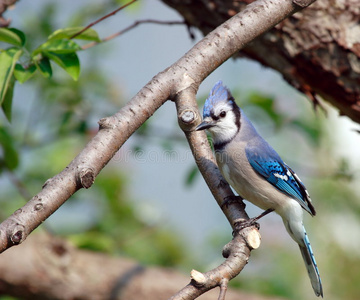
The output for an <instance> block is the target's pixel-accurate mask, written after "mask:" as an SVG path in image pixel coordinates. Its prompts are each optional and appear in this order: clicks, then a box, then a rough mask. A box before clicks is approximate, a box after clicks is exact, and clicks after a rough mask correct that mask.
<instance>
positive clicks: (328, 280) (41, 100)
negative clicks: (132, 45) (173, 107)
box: [0, 1, 360, 300]
mask: <svg viewBox="0 0 360 300" xmlns="http://www.w3.org/2000/svg"><path fill="white" fill-rule="evenodd" d="M119 2H120V3H123V2H124V1H108V2H105V3H104V2H102V3H101V4H99V5H85V6H84V7H82V8H81V9H79V10H78V11H75V12H73V14H72V15H71V16H68V20H67V21H66V24H65V25H66V26H67V27H77V26H83V25H84V24H87V23H89V22H90V21H92V20H94V19H96V18H98V17H100V16H102V15H104V14H106V13H108V12H109V11H111V10H112V9H114V7H115V5H117V3H119ZM58 13H59V12H58V10H57V6H56V5H55V4H44V6H43V7H42V11H40V12H37V16H36V17H29V20H28V24H29V26H28V28H26V30H25V29H24V30H23V31H24V32H25V31H26V32H25V33H26V46H27V47H28V49H36V47H38V45H41V44H43V43H44V42H45V41H46V40H47V39H48V37H49V36H51V34H53V33H54V31H55V30H56V29H57V28H67V27H66V26H64V24H58V23H57V18H56V16H57V14H58ZM131 13H136V9H135V8H134V9H132V11H131ZM14 33H15V35H12V34H11V33H9V32H7V33H6V34H8V36H6V34H5V35H4V36H5V37H4V38H8V39H11V38H12V39H13V40H12V44H15V45H16V44H17V45H18V46H20V45H22V43H23V42H24V41H23V39H22V34H21V33H20V32H14ZM60 33H61V34H63V33H64V32H63V31H62V32H58V34H60ZM47 46H48V45H47ZM47 46H46V45H45V46H43V47H45V48H46V47H47ZM63 47H65V48H66V45H63ZM74 47H75V46H74ZM45 48H43V49H45ZM75 48H76V47H75ZM75 48H72V49H75ZM11 51H12V50H11ZM11 51H10V54H11V55H12V54H14V53H13V52H11ZM102 51H106V50H104V49H103V50H102ZM15 54H16V53H15ZM15 54H14V55H15ZM105 54H106V53H101V56H102V57H103V56H104V55H105ZM11 55H10V56H11ZM86 55H87V56H85V55H84V56H85V57H83V56H81V55H80V61H81V62H82V73H81V76H80V77H79V80H78V81H74V80H73V79H72V78H71V77H70V76H67V75H66V74H65V72H57V71H56V72H54V74H52V77H51V78H43V77H41V76H39V75H36V74H34V76H32V77H31V79H30V77H29V78H27V77H26V76H29V74H25V73H26V72H25V71H24V70H23V69H21V67H19V66H18V67H16V65H15V68H14V72H18V75H17V76H18V80H19V81H20V80H22V79H24V78H25V79H26V80H27V79H29V81H26V80H23V82H25V81H26V82H25V83H24V86H25V85H29V86H30V85H31V92H30V93H28V94H29V95H31V97H30V96H29V97H28V98H26V99H23V102H21V101H20V100H21V99H17V98H16V95H15V100H14V103H11V104H12V107H13V110H12V113H11V115H12V122H13V123H12V125H10V124H9V123H8V122H7V121H6V119H5V117H2V118H1V119H0V172H1V174H0V175H1V178H0V188H1V191H2V192H1V196H0V205H1V208H2V209H1V212H0V218H2V219H4V218H6V217H7V216H8V215H9V214H10V213H12V212H13V211H14V210H16V209H17V208H18V207H19V206H22V205H23V204H24V202H25V200H27V199H23V198H22V197H21V195H20V193H19V191H20V187H21V186H22V187H23V188H25V189H26V190H27V193H29V194H31V195H33V194H35V193H37V192H38V191H39V189H40V187H41V186H42V184H43V183H44V182H45V180H47V179H48V178H50V177H51V176H53V175H54V174H56V173H58V172H60V171H61V170H62V169H63V168H64V167H65V166H66V165H67V164H68V163H69V162H70V160H71V159H72V158H73V157H75V156H76V154H77V153H78V152H79V151H81V149H82V148H83V146H84V145H85V143H86V142H87V141H88V140H89V139H90V138H91V137H92V136H93V135H94V134H95V132H96V131H97V124H96V121H97V120H98V119H100V118H101V117H104V116H107V115H111V114H113V113H114V112H115V111H117V109H118V108H119V106H120V105H121V104H122V103H121V102H120V101H119V99H121V93H120V92H119V90H118V89H117V88H116V86H115V85H114V84H113V83H112V81H111V79H110V78H108V77H107V75H106V74H104V73H105V72H102V71H101V68H100V67H99V66H100V61H99V58H98V57H99V52H97V50H96V49H93V51H87V53H86ZM54 59H55V58H54ZM126 59H128V58H126ZM9 62H11V64H9V65H8V68H10V69H11V68H12V67H13V60H11V59H10V60H9ZM42 63H43V64H44V65H43V67H44V69H45V72H46V70H48V71H47V72H48V74H49V72H50V71H49V69H46V68H47V67H48V61H46V60H45V61H43V62H42ZM29 70H30V72H33V71H32V69H31V68H30V66H29ZM3 74H4V73H3ZM30 75H33V74H32V73H31V74H30ZM0 76H1V75H0ZM21 76H23V77H21ZM21 78H22V79H21ZM7 79H8V78H7ZM7 84H8V88H9V89H10V88H11V85H12V83H11V82H10V81H8V83H7ZM25 92H26V91H25ZM23 93H24V92H23ZM242 93H244V92H243V91H233V94H234V97H235V99H237V103H238V104H239V105H240V106H241V107H242V108H243V109H244V111H245V112H246V114H247V115H248V116H249V118H250V119H251V120H253V121H254V123H255V125H256V127H257V128H258V129H259V128H260V129H261V130H260V129H259V131H260V132H262V133H263V131H265V132H266V133H267V134H268V136H270V137H271V138H272V139H273V140H274V141H276V144H279V145H280V146H281V149H282V153H285V156H286V159H291V158H292V157H295V158H294V159H295V160H294V161H291V165H292V166H293V163H295V167H294V169H296V170H298V168H300V169H301V171H300V172H298V173H299V174H301V177H302V179H304V177H305V179H306V182H307V183H309V184H307V186H308V189H309V190H310V192H311V196H312V198H313V199H314V204H315V207H316V209H317V211H318V216H317V217H316V219H315V221H313V220H309V218H307V219H306V220H305V223H306V227H307V228H310V229H308V231H309V235H310V239H311V241H312V243H313V246H314V252H315V255H316V258H317V261H318V265H319V268H320V273H321V276H322V279H323V283H324V288H325V297H326V299H350V300H351V299H354V300H355V299H358V296H359V295H360V288H359V286H358V284H357V282H358V281H359V280H360V273H359V272H358V269H359V267H360V250H359V249H360V245H359V243H360V242H359V236H360V232H359V228H360V203H359V194H358V191H357V189H355V188H354V186H356V182H358V180H359V169H358V166H353V165H351V163H350V162H349V161H348V160H347V159H346V158H343V157H337V156H336V155H335V154H334V151H333V149H332V135H331V130H332V128H330V129H329V128H328V127H327V126H326V122H327V120H325V119H324V117H323V116H322V115H321V114H318V115H316V114H315V113H314V112H313V111H312V109H311V106H310V105H309V104H304V103H305V101H304V100H303V99H301V100H299V101H298V102H297V103H293V104H291V105H292V107H291V109H283V106H284V103H283V102H281V101H280V100H279V99H277V98H275V97H274V96H272V95H266V94H263V93H259V92H251V93H248V94H245V93H244V94H242ZM205 99H206V96H202V97H201V98H200V101H199V103H200V105H201V106H202V103H203V102H204V101H205ZM238 99H240V101H239V100H238ZM5 102H6V101H5ZM8 104H9V103H8ZM3 108H4V107H3ZM7 109H8V108H4V111H5V113H6V111H7V113H6V114H7V115H6V116H7V118H8V119H10V118H9V116H10V111H9V110H7ZM174 124H175V125H174V128H176V118H174ZM156 126H157V125H156V124H154V122H153V119H151V120H149V121H147V122H146V123H145V124H143V126H142V127H141V128H140V129H139V130H138V131H137V133H136V135H137V136H138V137H139V139H137V141H138V142H137V143H135V144H134V145H133V153H134V154H136V153H137V152H140V151H146V149H144V141H146V142H147V143H153V144H156V145H161V147H163V149H164V150H173V149H177V147H179V145H181V146H182V145H186V140H185V138H184V137H183V135H182V134H180V133H179V132H180V131H179V130H174V131H172V130H171V129H170V131H167V130H164V129H163V128H158V127H156ZM296 163H298V164H297V165H296ZM303 174H304V176H303ZM198 175H199V172H198V170H197V168H196V167H192V168H190V169H189V171H188V174H187V176H186V178H184V187H185V186H187V187H191V186H193V185H194V184H196V183H197V178H199V176H198ZM14 179H16V180H14ZM127 180H128V179H127V176H126V174H125V172H123V171H121V170H120V169H119V168H118V167H116V168H115V167H114V166H113V165H112V164H110V165H109V166H107V167H106V168H105V169H104V170H103V171H102V173H101V174H100V175H99V176H98V177H97V178H96V181H95V184H94V185H93V186H92V187H91V190H83V191H79V192H78V193H76V194H75V195H74V196H73V197H72V198H71V199H70V200H69V201H68V202H67V203H66V204H65V205H64V206H63V207H62V208H61V209H60V210H59V211H57V212H56V213H55V215H54V217H52V218H51V219H60V220H62V221H57V222H45V227H46V229H47V230H50V231H53V232H55V233H57V234H61V235H66V236H67V237H68V238H69V239H70V240H71V241H72V242H73V243H74V244H75V245H77V246H78V247H81V248H86V249H91V250H94V251H102V252H106V253H109V254H111V255H126V256H129V257H133V258H135V259H137V260H139V261H140V262H142V263H144V264H157V265H165V266H180V265H182V266H184V265H190V263H191V267H194V265H195V266H196V267H197V268H199V269H203V270H208V269H209V265H210V264H211V263H213V262H207V261H206V259H204V261H200V260H197V261H195V262H194V261H193V260H192V258H191V255H190V254H188V249H186V248H185V246H186V245H185V243H184V241H182V240H181V238H180V237H179V236H180V233H179V234H178V233H176V232H175V233H174V229H173V228H169V227H168V226H163V224H161V221H162V220H161V218H157V217H156V212H153V211H152V210H151V209H154V208H149V207H147V206H146V205H143V204H141V205H135V204H134V203H136V202H135V201H132V200H134V199H132V196H131V195H129V194H128V190H127V185H128V181H127ZM180 180H181V179H180ZM9 182H10V183H12V185H9ZM354 183H355V184H354ZM357 188H358V186H357ZM9 199H11V201H10V200H9ZM144 200H146V199H144ZM189 209H191V208H189ZM72 214H75V217H71V216H72ZM350 221H351V222H352V223H349V222H350ZM279 222H281V221H280V220H279ZM315 224H316V226H315ZM347 224H351V226H350V225H347ZM311 225H312V226H311ZM276 234H277V233H274V235H276ZM230 238H231V236H230V233H229V232H226V233H223V232H214V233H212V234H211V235H210V236H209V238H208V241H207V242H206V245H204V248H206V251H208V252H212V253H214V256H212V258H213V257H217V258H219V256H220V253H221V248H222V246H223V245H224V244H225V243H226V242H228V241H229V239H230ZM289 239H290V238H289ZM259 261H260V262H259ZM249 265H250V266H249V267H251V266H253V265H254V266H255V267H254V271H252V272H247V270H248V268H246V269H245V270H244V271H243V273H242V274H241V275H240V276H239V277H238V278H237V279H235V280H233V281H232V282H231V285H233V286H237V287H240V288H241V289H243V290H247V291H251V292H254V293H263V294H267V295H279V296H283V297H285V298H288V299H308V298H309V295H310V297H311V296H313V295H312V290H311V286H310V283H309V281H308V279H307V275H306V271H305V268H304V266H303V262H302V259H301V255H300V253H299V252H298V250H297V249H296V248H291V250H288V248H286V247H285V246H284V244H278V243H273V244H270V245H269V244H263V245H262V246H261V249H259V250H257V251H254V252H253V254H252V258H251V260H250V262H249ZM212 267H213V265H212ZM303 287H305V288H303ZM1 299H2V300H8V299H13V298H10V297H1Z"/></svg>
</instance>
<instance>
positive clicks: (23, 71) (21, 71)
mask: <svg viewBox="0 0 360 300" xmlns="http://www.w3.org/2000/svg"><path fill="white" fill-rule="evenodd" d="M35 71H36V66H35V65H29V66H28V67H26V68H24V67H23V66H22V65H20V64H16V65H15V70H14V76H15V78H16V80H17V81H19V82H20V83H24V82H25V81H27V80H29V79H30V78H31V77H32V76H33V75H34V74H35Z"/></svg>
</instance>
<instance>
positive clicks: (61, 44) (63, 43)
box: [32, 39, 81, 56]
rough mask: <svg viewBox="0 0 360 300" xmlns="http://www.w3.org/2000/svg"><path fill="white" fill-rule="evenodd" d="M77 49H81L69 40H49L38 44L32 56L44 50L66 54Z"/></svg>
mask: <svg viewBox="0 0 360 300" xmlns="http://www.w3.org/2000/svg"><path fill="white" fill-rule="evenodd" d="M78 50H81V47H80V46H79V45H78V44H76V43H75V42H74V41H71V40H65V39H62V40H50V41H47V42H46V43H44V44H42V45H40V46H39V47H38V48H37V49H35V50H34V52H33V53H32V56H35V55H37V54H39V53H44V52H53V53H57V54H67V53H74V52H76V51H78Z"/></svg>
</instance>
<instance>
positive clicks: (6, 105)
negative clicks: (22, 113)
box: [1, 76, 15, 122]
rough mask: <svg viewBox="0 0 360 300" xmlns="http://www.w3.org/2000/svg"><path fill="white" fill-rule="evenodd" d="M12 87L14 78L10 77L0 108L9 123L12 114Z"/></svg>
mask: <svg viewBox="0 0 360 300" xmlns="http://www.w3.org/2000/svg"><path fill="white" fill-rule="evenodd" d="M14 85H15V77H14V76H12V77H11V79H10V82H9V86H8V89H7V91H6V94H5V97H4V101H3V103H2V104H1V108H2V110H3V112H4V114H5V116H6V118H7V119H8V121H9V122H11V112H12V99H13V94H14Z"/></svg>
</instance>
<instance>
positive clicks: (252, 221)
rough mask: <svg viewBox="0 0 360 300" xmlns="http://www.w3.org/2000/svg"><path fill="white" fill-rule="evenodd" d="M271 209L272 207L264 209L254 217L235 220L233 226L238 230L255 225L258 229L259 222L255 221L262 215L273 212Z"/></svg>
mask: <svg viewBox="0 0 360 300" xmlns="http://www.w3.org/2000/svg"><path fill="white" fill-rule="evenodd" d="M273 211H274V209H272V208H269V209H267V210H265V211H264V212H263V213H261V214H260V215H258V216H256V217H254V218H251V219H248V220H241V221H238V222H235V223H234V228H235V229H236V230H238V231H240V230H242V229H244V228H246V227H250V226H255V227H256V228H257V229H258V230H259V229H260V224H259V223H257V221H258V220H259V219H261V218H262V217H264V216H266V215H267V214H269V213H271V212H273Z"/></svg>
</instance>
